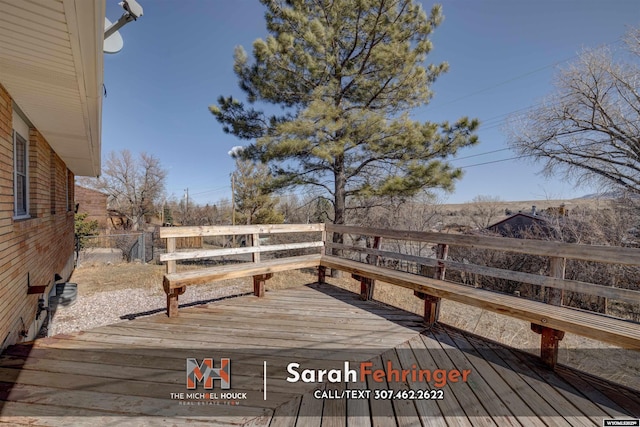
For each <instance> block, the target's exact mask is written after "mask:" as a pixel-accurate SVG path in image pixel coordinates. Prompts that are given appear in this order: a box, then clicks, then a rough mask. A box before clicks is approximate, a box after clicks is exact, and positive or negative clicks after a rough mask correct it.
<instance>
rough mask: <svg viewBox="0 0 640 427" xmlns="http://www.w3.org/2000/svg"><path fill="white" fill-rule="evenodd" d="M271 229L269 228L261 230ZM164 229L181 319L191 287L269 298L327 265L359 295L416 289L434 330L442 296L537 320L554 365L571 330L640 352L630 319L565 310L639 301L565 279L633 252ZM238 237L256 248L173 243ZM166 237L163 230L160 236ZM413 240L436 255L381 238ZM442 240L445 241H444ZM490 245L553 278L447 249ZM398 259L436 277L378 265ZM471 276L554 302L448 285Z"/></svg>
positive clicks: (631, 261) (633, 294) (638, 255)
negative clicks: (198, 264) (199, 263)
mask: <svg viewBox="0 0 640 427" xmlns="http://www.w3.org/2000/svg"><path fill="white" fill-rule="evenodd" d="M261 227H266V228H261ZM169 230H170V231H165V236H164V237H167V238H168V239H167V240H168V243H167V248H168V253H167V254H165V255H163V256H162V257H161V260H163V261H166V262H167V274H166V275H165V277H164V289H165V292H166V293H167V314H168V315H169V316H170V317H173V316H176V315H177V314H178V296H179V295H181V294H182V293H184V291H185V289H186V286H188V285H192V284H201V283H209V282H213V281H217V280H225V279H232V278H238V277H249V276H252V277H253V282H254V294H255V295H257V296H263V295H264V284H265V281H266V280H267V279H268V278H270V277H271V275H272V274H273V273H276V272H283V271H288V270H294V269H301V268H315V267H317V268H318V281H319V282H320V283H322V282H324V279H325V271H326V269H327V268H330V269H335V270H341V271H344V272H347V273H350V274H352V276H353V277H354V278H356V279H357V280H359V281H360V283H361V297H362V298H363V299H371V298H372V296H373V286H374V283H375V281H376V280H381V281H383V282H386V283H389V284H392V285H397V286H401V287H404V288H408V289H412V290H413V291H414V293H415V295H416V296H418V297H420V298H421V299H423V300H424V320H425V323H426V324H427V325H431V324H433V323H435V322H437V320H438V311H439V305H440V300H441V298H445V299H449V300H452V301H456V302H460V303H463V304H467V305H470V306H475V307H479V308H482V309H485V310H489V311H493V312H496V313H500V314H504V315H507V316H511V317H514V318H517V319H521V320H524V321H527V322H530V323H531V329H532V330H533V331H534V332H536V333H538V334H540V335H541V358H542V360H543V361H544V362H545V363H546V364H547V365H549V366H551V367H553V366H555V364H556V363H557V357H558V343H559V341H560V340H562V339H563V337H564V333H565V332H570V333H574V334H578V335H581V336H584V337H588V338H592V339H596V340H599V341H603V342H607V343H610V344H613V345H616V346H620V347H624V348H628V349H633V350H640V325H639V324H638V323H634V322H631V321H626V320H623V319H618V318H613V317H610V316H606V315H603V314H599V313H595V312H588V311H583V310H577V309H573V308H570V307H566V306H563V305H562V299H563V292H564V291H573V292H583V293H587V294H591V295H596V296H600V297H605V298H612V299H615V300H619V301H625V302H630V303H636V304H637V303H639V302H640V292H638V291H635V290H628V289H620V288H611V287H606V286H599V285H595V284H592V283H584V282H578V281H574V280H567V279H565V278H564V260H565V258H564V257H570V258H573V259H582V260H593V261H597V262H605V263H617V264H626V265H640V250H638V249H631V248H612V247H590V246H584V245H570V244H566V243H556V242H540V241H525V240H523V239H507V238H495V237H485V236H456V235H443V234H439V233H428V232H409V231H394V230H379V229H368V228H357V227H345V226H335V225H327V226H326V227H325V225H324V224H307V225H280V226H238V227H190V228H187V230H186V231H185V230H175V229H169ZM290 231H293V232H308V231H312V232H321V239H322V241H315V242H306V243H293V244H280V245H267V246H260V240H259V234H260V233H265V234H270V233H283V232H290ZM327 232H342V233H345V234H346V233H360V234H359V235H370V236H371V235H374V236H375V238H374V239H373V246H372V247H357V246H349V245H346V244H342V243H331V240H330V239H327ZM223 234H224V235H229V234H233V235H237V234H251V235H252V239H251V240H252V244H251V246H248V247H243V248H224V249H214V250H198V251H195V252H177V251H176V250H175V240H174V241H173V242H171V240H172V239H175V237H178V236H181V235H188V236H189V235H202V236H206V235H223ZM161 237H163V232H162V231H161ZM382 238H389V239H395V240H403V239H404V240H412V241H418V242H435V243H436V246H435V248H436V258H425V257H420V256H414V255H408V254H401V253H396V252H389V251H384V250H381V239H382ZM443 242H444V243H443ZM449 244H451V245H459V246H469V247H474V248H487V249H492V250H505V251H512V252H520V253H526V254H532V255H537V256H547V257H549V262H550V265H549V275H548V276H544V275H539V274H529V273H524V272H515V271H509V270H500V269H497V268H493V267H488V266H480V265H472V264H470V265H468V264H462V263H457V262H453V261H450V260H447V253H448V245H449ZM303 247H305V248H308V247H319V248H320V251H319V252H320V253H319V254H314V255H305V256H295V257H288V258H279V259H274V260H269V261H261V260H260V253H261V252H265V251H273V250H286V249H295V248H303ZM325 247H326V248H331V249H334V250H337V252H340V251H356V252H361V253H365V254H367V263H364V262H358V261H354V260H351V259H348V258H347V257H344V256H334V255H326V253H325ZM238 253H245V254H247V253H251V254H252V257H253V261H254V262H245V263H240V264H232V265H222V266H217V267H211V268H205V269H200V270H192V271H185V272H180V273H178V272H176V271H175V268H176V267H175V262H176V260H179V259H190V258H205V257H210V256H215V255H220V254H225V255H228V254H238ZM382 257H384V258H391V259H394V258H395V259H400V260H405V261H409V262H413V263H414V264H416V265H422V266H425V265H426V266H430V267H432V268H433V277H426V276H423V275H417V274H411V273H407V272H403V271H398V270H394V269H390V268H385V267H381V266H379V265H378V264H379V262H380V260H381V258H382ZM447 267H450V268H452V269H454V270H459V271H466V272H469V273H473V274H482V275H486V276H492V277H498V278H503V279H507V280H513V281H518V282H521V283H528V284H533V285H538V286H544V287H546V288H548V290H549V291H550V292H549V295H551V297H552V298H553V299H552V301H551V303H543V302H539V301H533V300H529V299H525V298H520V297H519V296H516V295H509V294H504V293H498V292H493V291H490V290H486V289H481V288H475V287H471V286H467V285H463V284H459V283H453V282H449V281H446V280H445V269H446V268H447Z"/></svg>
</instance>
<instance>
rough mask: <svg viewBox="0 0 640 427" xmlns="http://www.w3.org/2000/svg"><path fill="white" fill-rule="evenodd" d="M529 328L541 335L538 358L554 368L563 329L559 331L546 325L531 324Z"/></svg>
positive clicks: (562, 336)
mask: <svg viewBox="0 0 640 427" xmlns="http://www.w3.org/2000/svg"><path fill="white" fill-rule="evenodd" d="M531 330H532V331H533V332H535V333H537V334H540V335H541V339H540V358H541V359H542V362H543V363H544V364H545V365H547V366H548V367H550V368H551V369H554V368H555V366H556V364H557V363H558V344H559V343H560V341H562V339H563V338H564V331H559V330H557V329H553V328H547V327H546V326H541V325H536V324H535V323H532V324H531Z"/></svg>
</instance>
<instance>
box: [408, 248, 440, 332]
mask: <svg viewBox="0 0 640 427" xmlns="http://www.w3.org/2000/svg"><path fill="white" fill-rule="evenodd" d="M447 256H449V245H446V244H444V243H439V244H438V246H437V247H436V258H437V260H438V265H437V266H436V268H435V270H434V272H433V278H434V279H436V280H444V278H445V273H446V266H445V265H444V263H443V262H442V261H445V260H446V259H447ZM413 294H414V295H415V296H417V297H418V298H420V299H422V300H424V323H425V324H426V325H428V326H431V325H433V324H434V323H436V322H437V321H438V317H439V315H440V298H439V297H436V296H433V295H427V294H425V293H422V292H418V291H414V293H413Z"/></svg>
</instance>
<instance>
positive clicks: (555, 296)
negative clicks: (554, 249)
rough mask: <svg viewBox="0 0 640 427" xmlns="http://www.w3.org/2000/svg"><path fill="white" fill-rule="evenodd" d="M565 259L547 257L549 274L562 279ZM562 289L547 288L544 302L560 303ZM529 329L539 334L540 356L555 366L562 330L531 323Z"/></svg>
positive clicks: (547, 363) (562, 335)
mask: <svg viewBox="0 0 640 427" xmlns="http://www.w3.org/2000/svg"><path fill="white" fill-rule="evenodd" d="M565 266H566V259H565V258H560V257H550V258H549V276H550V277H556V278H558V279H564V271H565ZM563 299H564V290H562V289H554V288H549V289H548V291H547V292H546V294H545V302H546V303H547V304H551V305H558V306H560V305H562V300H563ZM531 330H532V331H534V332H535V333H537V334H540V335H541V337H540V358H541V359H542V362H543V363H544V364H546V365H547V366H549V367H550V368H552V369H553V368H555V366H556V364H557V363H558V345H559V343H560V341H561V340H562V339H563V338H564V331H559V330H557V329H553V328H548V327H546V326H542V325H537V324H534V323H532V324H531Z"/></svg>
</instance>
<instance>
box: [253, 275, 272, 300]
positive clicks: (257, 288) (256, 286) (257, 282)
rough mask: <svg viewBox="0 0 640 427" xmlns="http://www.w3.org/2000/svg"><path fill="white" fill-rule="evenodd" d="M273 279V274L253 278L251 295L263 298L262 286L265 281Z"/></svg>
mask: <svg viewBox="0 0 640 427" xmlns="http://www.w3.org/2000/svg"><path fill="white" fill-rule="evenodd" d="M272 277H273V273H267V274H260V275H258V276H253V294H254V295H255V296H257V297H263V296H264V285H265V283H266V281H267V280H269V279H271V278H272Z"/></svg>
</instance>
